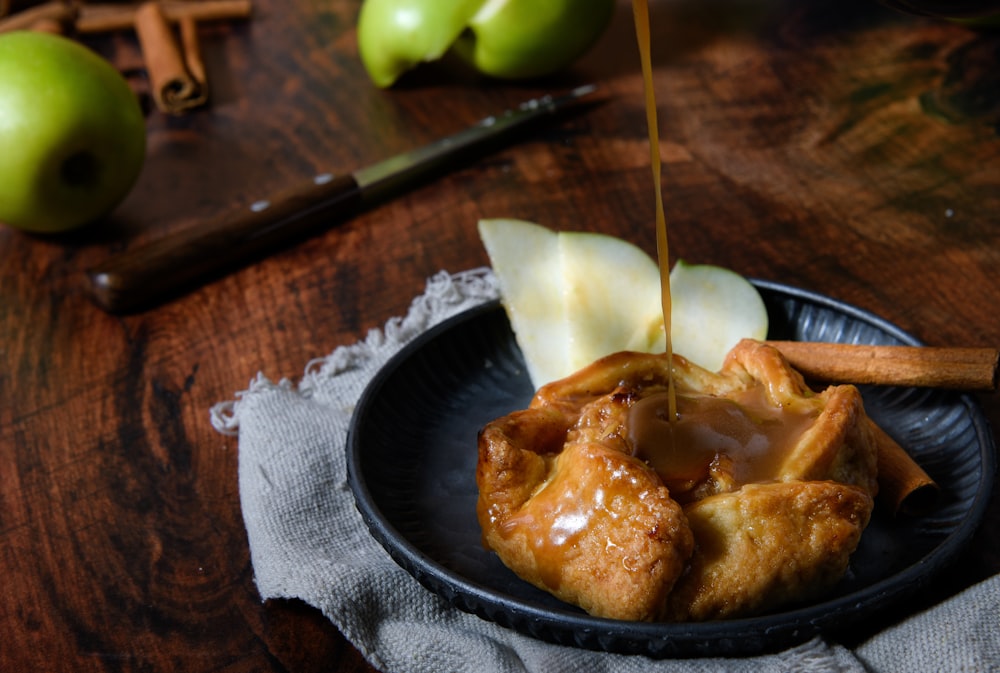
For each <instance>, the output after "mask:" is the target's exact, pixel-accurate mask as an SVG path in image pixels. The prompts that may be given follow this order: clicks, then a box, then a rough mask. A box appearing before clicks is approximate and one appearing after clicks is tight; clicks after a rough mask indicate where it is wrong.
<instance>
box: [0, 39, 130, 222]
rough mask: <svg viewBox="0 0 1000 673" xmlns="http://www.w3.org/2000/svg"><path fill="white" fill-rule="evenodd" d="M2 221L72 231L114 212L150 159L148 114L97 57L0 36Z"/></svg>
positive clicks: (63, 43)
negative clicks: (146, 157)
mask: <svg viewBox="0 0 1000 673" xmlns="http://www.w3.org/2000/svg"><path fill="white" fill-rule="evenodd" d="M0 148H3V149H2V151H0V222H4V223H6V224H8V225H10V226H13V227H16V228H19V229H24V230H26V231H31V232H38V233H55V232H61V231H67V230H70V229H74V228H77V227H80V226H82V225H85V224H88V223H90V222H93V221H95V220H97V219H99V218H100V217H103V216H104V215H106V214H108V213H109V212H110V211H111V210H113V209H114V208H115V207H116V206H117V205H118V204H119V203H120V202H121V201H122V200H123V199H124V198H125V196H126V195H127V194H128V193H129V191H130V190H131V189H132V186H133V185H134V184H135V181H136V179H137V178H138V176H139V173H140V171H141V169H142V164H143V160H144V158H145V154H146V125H145V119H144V118H143V114H142V108H141V107H140V105H139V101H138V99H137V98H136V96H135V94H134V93H133V92H132V90H131V88H129V86H128V83H127V82H126V81H125V79H124V78H123V77H122V76H121V74H120V73H119V72H118V71H117V70H115V69H114V67H113V66H112V65H111V64H110V63H109V62H108V61H107V60H105V59H104V58H102V57H101V56H100V55H98V54H97V53H95V52H93V51H92V50H90V49H88V48H87V47H85V46H83V45H81V44H79V43H77V42H74V41H72V40H70V39H68V38H65V37H61V36H58V35H52V34H49V33H42V32H29V31H16V32H11V33H6V34H3V35H0Z"/></svg>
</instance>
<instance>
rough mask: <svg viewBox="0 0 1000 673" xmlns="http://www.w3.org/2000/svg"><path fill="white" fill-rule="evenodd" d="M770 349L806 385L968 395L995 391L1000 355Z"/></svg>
mask: <svg viewBox="0 0 1000 673" xmlns="http://www.w3.org/2000/svg"><path fill="white" fill-rule="evenodd" d="M767 343H769V344H770V345H772V346H774V347H775V348H777V349H778V350H779V351H781V353H782V355H784V356H785V359H787V360H788V362H789V364H791V365H792V367H794V368H795V369H797V370H798V371H799V372H801V374H802V375H803V376H804V377H806V378H807V379H814V380H817V381H827V382H834V381H837V382H843V383H860V384H873V385H892V386H917V387H926V388H947V389H950V390H968V391H993V390H996V389H997V372H998V364H1000V351H997V350H996V349H994V348H940V347H930V346H870V345H861V344H837V343H818V342H809V341H768V342H767Z"/></svg>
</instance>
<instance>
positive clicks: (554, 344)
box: [479, 219, 571, 387]
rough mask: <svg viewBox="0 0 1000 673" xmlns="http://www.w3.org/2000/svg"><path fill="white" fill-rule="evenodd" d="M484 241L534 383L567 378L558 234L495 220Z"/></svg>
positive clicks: (484, 224) (483, 227)
mask: <svg viewBox="0 0 1000 673" xmlns="http://www.w3.org/2000/svg"><path fill="white" fill-rule="evenodd" d="M479 237H480V238H481V239H482V241H483V245H484V246H485V247H486V253H487V254H488V255H489V256H490V264H491V265H492V267H493V272H494V273H495V274H496V276H497V280H498V281H499V283H500V294H501V300H502V302H503V305H504V309H505V310H506V312H507V317H508V318H509V319H510V325H511V328H512V329H513V330H514V334H515V335H516V336H517V344H518V346H520V347H521V352H522V353H523V354H524V360H525V363H526V364H527V366H528V375H529V376H530V377H531V381H532V382H533V383H534V385H535V386H536V387H537V386H540V385H542V384H543V383H547V382H549V381H555V380H556V379H559V378H562V377H563V376H565V375H566V374H567V373H568V371H571V370H568V367H567V358H566V344H567V343H568V341H569V335H568V334H567V332H566V330H567V323H566V318H565V309H564V301H563V293H562V272H561V269H560V264H559V238H558V236H557V234H556V232H554V231H552V230H551V229H546V228H545V227H543V226H541V225H538V224H534V223H532V222H525V221H523V220H510V219H493V220H480V221H479Z"/></svg>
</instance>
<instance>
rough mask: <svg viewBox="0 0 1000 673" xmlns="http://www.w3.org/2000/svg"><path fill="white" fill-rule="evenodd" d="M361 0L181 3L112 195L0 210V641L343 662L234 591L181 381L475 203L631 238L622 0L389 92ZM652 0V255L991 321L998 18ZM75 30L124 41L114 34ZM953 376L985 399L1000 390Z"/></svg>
mask: <svg viewBox="0 0 1000 673" xmlns="http://www.w3.org/2000/svg"><path fill="white" fill-rule="evenodd" d="M358 5H359V3H358V2H356V1H351V2H348V1H336V0H334V1H332V2H315V1H314V0H308V1H307V0H295V1H292V2H276V1H275V0H259V1H258V2H257V4H256V15H255V16H254V18H253V19H252V20H251V21H249V22H246V23H234V24H231V25H227V26H216V27H206V28H205V29H204V30H203V33H202V41H203V49H204V51H205V54H206V57H207V60H208V70H209V74H210V78H211V86H212V101H211V106H210V107H209V108H207V109H205V110H202V111H199V112H196V113H193V114H190V115H188V116H185V117H178V118H166V117H164V116H163V115H161V114H160V113H158V112H155V111H153V112H150V114H149V116H148V134H149V154H148V159H147V162H146V165H145V169H144V172H143V174H142V176H141V178H140V180H139V183H138V184H137V186H136V187H135V189H134V191H133V192H132V194H131V195H130V196H129V198H128V199H127V201H126V202H125V203H124V204H123V205H122V206H121V207H120V208H119V209H118V211H117V212H116V213H115V214H114V216H113V217H112V218H111V219H109V220H108V221H107V222H105V223H102V224H99V225H96V226H94V227H91V228H89V229H86V230H84V231H80V232H78V233H76V234H73V235H69V236H64V237H34V236H28V235H24V234H22V233H19V232H17V231H13V230H10V229H7V228H3V229H0V251H2V252H0V255H2V260H3V261H2V264H0V353H2V354H3V359H4V363H5V368H4V370H3V373H0V577H2V578H3V581H2V583H0V633H2V634H4V635H3V637H2V642H0V670H4V671H27V670H35V671H41V670H52V671H74V672H76V673H80V672H85V671H135V670H144V671H172V670H184V671H188V672H196V671H223V670H224V671H232V672H235V671H299V672H302V671H327V670H329V671H332V670H338V671H366V670H370V669H369V667H368V665H367V664H366V663H365V661H364V659H363V658H362V657H361V655H360V654H359V653H358V652H357V651H356V650H355V649H354V648H353V647H352V646H351V645H350V644H349V643H347V642H346V641H345V640H344V638H343V637H342V636H341V635H340V634H339V633H338V632H337V630H336V629H335V628H334V627H333V626H332V625H330V623H329V622H327V621H326V620H325V619H324V618H323V617H322V616H321V615H320V614H319V613H318V612H316V611H315V610H313V609H312V608H310V607H308V606H305V605H302V604H296V603H287V602H274V603H269V604H262V603H261V601H260V598H259V596H258V594H257V592H256V590H255V586H254V582H253V573H252V568H251V565H250V559H249V554H248V550H247V540H246V536H245V531H244V526H243V520H242V518H241V512H240V504H239V494H238V490H237V481H236V466H237V442H236V441H235V440H234V439H231V438H227V437H224V436H222V435H220V434H218V433H217V432H216V431H215V430H213V428H212V427H211V426H210V424H209V415H208V410H209V408H210V407H211V406H212V405H213V404H214V403H216V402H218V401H222V400H227V399H231V398H232V396H233V394H234V393H235V392H236V391H239V390H242V389H244V388H245V387H246V386H247V384H248V382H249V381H250V379H251V378H252V377H254V376H255V375H256V374H257V373H258V372H264V373H265V374H266V375H267V376H269V377H271V378H274V379H278V378H281V377H290V378H293V379H296V378H297V377H298V376H299V375H300V374H301V372H302V370H303V368H304V366H305V364H306V362H307V361H309V360H310V359H311V358H313V357H316V356H321V355H325V354H327V353H328V352H330V351H331V350H333V348H334V347H336V346H337V345H340V344H346V343H351V342H353V341H355V340H357V339H358V338H359V337H361V336H363V335H364V334H365V332H366V331H367V330H368V329H370V328H372V327H378V326H381V325H382V324H383V323H384V322H385V320H386V319H387V318H389V317H391V316H396V315H400V314H402V313H404V312H405V310H406V308H407V306H408V304H409V302H410V299H411V298H412V297H413V295H415V294H416V293H418V292H419V291H420V290H421V289H422V287H423V284H424V281H425V279H426V278H427V277H428V276H430V275H432V274H434V273H435V272H437V271H439V270H441V269H445V270H450V271H459V270H463V269H467V268H471V267H475V266H480V265H483V264H486V263H487V258H486V255H485V253H484V251H483V249H482V246H481V244H480V242H479V239H478V236H477V233H476V227H475V224H476V220H477V219H478V218H481V217H501V216H511V217H519V218H524V219H529V220H534V221H537V222H540V223H543V224H546V225H548V226H551V227H554V228H558V229H575V230H594V231H603V232H608V233H612V234H616V235H620V236H623V237H626V238H628V239H629V240H632V241H634V242H635V243H637V244H639V245H640V246H642V247H644V248H645V249H647V250H649V251H650V252H652V251H653V250H654V247H655V242H654V241H655V238H654V229H653V219H654V218H653V191H652V184H651V177H650V171H649V158H648V150H647V145H646V126H645V118H644V112H643V107H642V95H641V86H642V83H641V77H640V74H639V65H638V57H637V52H636V48H635V41H634V33H633V26H632V23H631V14H630V11H631V10H630V8H629V4H628V3H627V2H625V1H624V0H623V1H622V2H621V3H620V6H619V11H618V12H617V14H616V16H615V18H614V23H613V25H612V26H611V28H610V30H609V31H608V33H607V34H606V35H605V37H604V38H603V39H602V40H601V41H600V43H599V44H597V45H596V47H595V48H594V49H593V51H592V52H590V53H589V54H588V55H587V56H586V57H585V58H584V59H583V60H582V61H581V62H579V64H578V65H577V66H576V67H574V68H573V69H572V70H570V71H569V72H566V73H564V74H562V75H560V76H558V77H553V78H551V79H548V80H545V81H540V82H527V83H524V82H522V83H506V82H493V81H482V80H480V79H477V78H475V77H473V76H470V75H468V74H464V73H462V72H461V71H459V70H458V69H456V68H455V67H454V66H451V65H446V66H440V67H428V68H426V69H423V70H421V71H420V72H419V73H414V74H413V75H412V76H410V77H407V78H405V79H404V81H403V82H401V83H400V85H399V86H398V87H397V88H394V89H393V90H389V91H382V90H378V89H376V88H374V87H372V86H371V85H370V84H369V82H368V80H367V78H366V75H365V73H364V71H363V69H362V67H361V65H360V63H359V61H358V59H357V56H356V37H355V31H354V25H355V19H356V16H357V11H358ZM652 20H653V33H654V61H655V68H656V89H657V97H658V100H659V109H660V122H661V135H662V138H663V143H662V154H663V158H664V161H665V176H664V193H665V198H666V203H667V210H668V213H669V215H668V219H669V222H670V235H671V245H672V251H673V253H674V255H675V256H678V257H683V258H684V259H687V260H690V261H696V262H707V263H713V264H721V265H725V266H728V267H731V268H733V269H735V270H737V271H739V272H740V273H743V274H745V275H748V276H753V277H758V278H764V279H772V280H777V281H782V282H784V283H788V284H791V285H795V286H799V287H803V288H807V289H810V290H816V291H819V292H823V293H826V294H828V295H830V296H832V297H835V298H837V299H841V300H844V301H847V302H850V303H852V304H856V305H858V306H860V307H862V308H865V309H868V310H871V311H873V312H875V313H878V314H880V315H882V316H884V317H885V318H887V319H888V320H890V321H892V322H894V323H896V324H898V325H900V326H901V327H902V328H903V329H905V330H908V331H909V332H911V333H913V334H914V335H916V336H917V337H919V338H920V339H922V340H924V341H925V342H927V343H929V344H933V345H956V346H957V345H963V346H991V347H995V346H997V345H998V344H1000V319H998V318H997V308H998V307H1000V226H998V225H1000V222H998V220H997V218H998V213H1000V137H998V134H1000V75H998V69H997V68H996V61H997V55H998V54H1000V36H998V35H997V34H995V33H994V34H987V33H979V32H976V31H975V30H973V29H970V28H967V27H963V26H959V25H951V24H945V23H938V22H934V21H930V20H924V19H919V18H914V17H908V16H904V15H901V14H897V13H894V12H892V11H890V10H886V9H884V8H882V7H880V6H878V5H877V4H875V3H874V2H870V1H863V0H856V1H852V2H847V3H845V2H834V1H833V0H822V1H820V2H810V3H801V2H800V3H793V2H788V3H784V2H769V1H767V0H764V1H762V2H758V3H720V4H719V5H712V4H711V3H697V2H671V1H665V2H660V3H654V14H653V19H652ZM88 43H89V44H91V45H92V46H94V47H95V48H97V49H98V50H99V51H101V53H103V54H105V55H106V56H108V57H109V58H110V59H111V60H113V61H114V62H116V63H118V64H128V63H134V61H135V40H134V37H133V36H132V35H130V34H118V35H113V36H106V37H94V38H90V39H88ZM122 67H126V66H125V65H123V66H122ZM586 82H598V83H599V84H600V85H601V87H602V90H603V91H604V92H605V93H606V94H608V95H609V97H610V100H609V101H608V102H607V103H606V104H604V105H601V106H599V107H598V108H597V109H594V110H592V111H590V112H588V113H587V114H585V115H581V116H577V117H574V118H571V119H567V120H565V121H563V122H560V123H556V124H552V125H549V126H547V127H545V128H544V129H542V130H540V131H538V132H536V133H534V134H532V135H531V136H529V137H527V138H525V139H524V140H523V141H522V142H520V143H518V144H516V145H514V146H511V147H509V148H505V149H502V150H500V151H498V152H497V153H495V154H493V155H491V156H489V157H488V158H485V159H483V160H481V161H478V162H475V163H473V164H470V165H467V166H465V167H463V168H460V169H459V170H457V171H455V172H453V173H451V174H449V175H447V176H445V177H443V178H441V179H439V180H436V181H434V182H432V183H430V184H427V185H425V186H423V187H421V188H419V189H416V190H415V191H412V192H410V193H409V194H407V195H406V196H403V197H402V198H398V199H396V200H394V201H392V202H390V203H387V204H385V205H383V206H381V207H378V208H376V209H374V210H372V211H369V212H367V213H365V214H363V215H361V216H359V217H356V218H354V219H352V220H351V221H349V222H347V223H344V224H342V225H340V226H337V227H334V228H332V229H330V230H329V231H327V232H325V233H322V234H320V235H317V236H315V237H313V238H311V239H309V240H306V241H303V242H301V243H299V244H297V245H294V246H290V247H288V248H287V249H283V250H279V251H276V253H275V254H273V255H272V256H270V257H269V258H267V259H265V260H263V261H260V262H259V263H256V264H254V265H251V266H249V267H246V268H244V269H242V270H240V271H238V272H236V273H233V274H231V275H228V276H226V277H225V278H223V279H221V280H218V281H216V282H214V283H212V284H210V285H208V286H206V287H203V288H201V289H198V290H196V291H194V292H193V293H191V294H188V295H186V296H184V297H182V298H180V299H177V300H176V301H172V302H170V303H167V304H164V305H161V306H159V307H157V308H154V309H152V310H149V311H146V312H141V313H137V314H131V315H124V316H115V315H109V314H107V313H105V312H103V311H102V310H100V309H99V308H98V307H96V306H95V305H94V304H92V303H91V301H90V300H89V299H88V296H87V294H86V291H85V284H84V275H83V274H84V271H85V270H86V269H87V268H89V267H90V266H92V265H94V264H96V263H98V262H100V261H102V260H104V259H106V258H107V257H109V256H110V255H111V254H113V253H117V252H120V251H123V250H130V249H133V248H135V247H136V246H139V245H140V244H142V243H145V242H147V241H151V240H154V239H156V238H158V237H161V236H163V235H164V234H167V233H169V232H171V231H174V230H177V229H180V228H182V227H188V226H197V225H198V222H199V221H201V220H204V219H205V218H207V217H209V216H212V215H214V214H217V213H220V212H223V211H225V210H228V209H233V208H235V207H237V206H241V205H245V204H248V203H250V202H252V201H254V200H256V199H258V198H261V197H262V196H265V195H268V194H270V193H272V192H274V191H276V190H279V189H283V188H286V187H290V186H293V185H295V184H298V183H299V182H301V181H303V180H307V179H309V178H310V177H311V176H312V175H314V174H315V173H317V172H322V171H345V170H348V169H353V168H356V167H359V166H362V165H365V164H367V163H369V162H372V161H374V160H377V159H380V158H383V157H386V156H388V155H391V154H394V153H396V152H399V151H402V150H406V149H408V148H411V147H413V146H415V145H417V144H420V143H423V142H425V141H428V140H431V139H433V138H436V137H438V136H440V135H443V134H446V133H449V132H452V131H454V130H457V129H459V128H461V127H464V126H465V125H467V124H470V123H472V122H473V121H475V120H478V119H479V118H481V117H484V116H486V115H489V114H492V113H495V112H497V111H500V110H503V109H505V108H507V107H510V106H512V105H514V104H516V103H518V102H520V101H521V100H523V99H525V98H529V97H532V96H535V95H539V94H543V93H547V92H552V91H561V90H564V89H567V88H569V87H572V86H575V85H578V84H582V83H586ZM982 404H983V406H984V408H985V410H986V413H987V415H988V417H989V418H991V420H992V422H993V423H996V422H998V420H1000V401H998V398H997V397H996V396H995V395H989V394H988V395H984V396H983V397H982ZM998 531H1000V504H998V503H997V500H996V499H995V498H994V500H993V502H992V505H991V507H990V509H989V512H988V514H987V519H986V522H985V524H984V525H983V526H982V528H981V530H980V532H979V533H978V535H977V537H976V538H975V539H974V541H973V543H972V545H971V547H970V548H969V549H968V551H967V552H965V553H964V555H963V556H962V557H961V559H960V560H959V562H958V567H957V568H956V569H955V570H954V571H953V572H949V573H946V574H945V575H944V576H942V577H941V578H940V579H939V580H938V581H937V582H936V583H935V590H934V591H933V592H930V593H932V594H935V596H931V597H930V598H928V597H923V598H922V600H925V601H930V600H933V599H934V598H935V597H939V596H946V595H948V594H950V593H953V592H954V591H956V590H958V589H960V588H962V587H965V586H967V585H969V584H971V583H973V582H975V581H977V580H979V579H982V578H985V577H987V576H988V575H990V574H993V573H995V572H997V571H998V570H1000V553H998V550H1000V539H998V538H1000V533H998Z"/></svg>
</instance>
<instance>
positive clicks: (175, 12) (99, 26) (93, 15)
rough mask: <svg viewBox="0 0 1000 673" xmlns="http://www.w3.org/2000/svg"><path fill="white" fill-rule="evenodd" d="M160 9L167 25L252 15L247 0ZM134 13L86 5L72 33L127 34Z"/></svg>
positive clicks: (176, 3) (170, 4) (175, 3)
mask: <svg viewBox="0 0 1000 673" xmlns="http://www.w3.org/2000/svg"><path fill="white" fill-rule="evenodd" d="M160 8H161V9H162V11H163V14H164V15H165V16H166V18H167V21H168V22H170V23H178V22H179V21H180V20H181V18H183V17H188V18H190V19H192V20H194V21H195V22H197V23H204V22H206V21H224V20H232V19H246V18H249V17H250V14H251V12H252V11H253V5H252V3H251V0H200V1H199V2H191V1H184V0H164V1H163V2H161V3H160ZM137 11H138V6H137V5H130V4H115V3H104V4H89V3H87V4H84V5H82V6H81V7H80V15H79V17H77V20H76V31H77V32H78V33H81V34H85V33H107V32H113V31H117V30H131V29H132V27H133V26H135V24H136V12H137Z"/></svg>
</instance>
